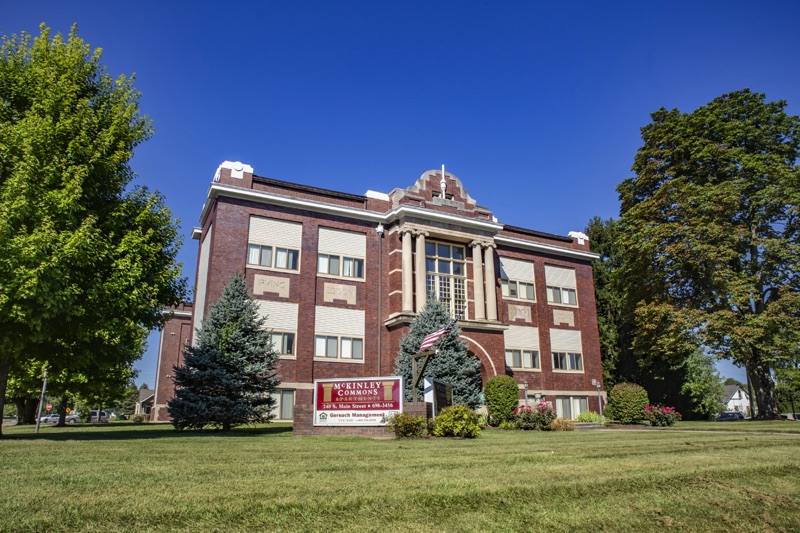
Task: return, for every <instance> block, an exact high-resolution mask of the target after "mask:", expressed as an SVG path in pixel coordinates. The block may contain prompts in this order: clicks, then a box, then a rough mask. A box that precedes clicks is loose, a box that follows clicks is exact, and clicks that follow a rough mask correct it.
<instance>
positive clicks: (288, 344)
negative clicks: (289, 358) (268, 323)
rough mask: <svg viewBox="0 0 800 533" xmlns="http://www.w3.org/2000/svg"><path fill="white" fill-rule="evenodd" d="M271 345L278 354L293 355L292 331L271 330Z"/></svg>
mask: <svg viewBox="0 0 800 533" xmlns="http://www.w3.org/2000/svg"><path fill="white" fill-rule="evenodd" d="M272 346H273V348H274V349H275V351H277V352H278V353H279V354H280V355H294V333H284V332H280V331H273V332H272Z"/></svg>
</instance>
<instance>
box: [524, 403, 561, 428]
mask: <svg viewBox="0 0 800 533" xmlns="http://www.w3.org/2000/svg"><path fill="white" fill-rule="evenodd" d="M514 416H515V417H516V418H515V420H516V424H517V427H518V428H519V429H525V430H530V429H535V430H539V431H547V430H549V429H550V425H551V424H552V423H553V420H555V418H556V413H555V411H553V410H552V409H550V408H549V407H548V406H547V404H546V403H540V404H539V405H537V406H536V407H533V408H531V407H528V406H525V405H521V406H519V407H517V408H516V409H514Z"/></svg>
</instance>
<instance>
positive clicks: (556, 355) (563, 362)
mask: <svg viewBox="0 0 800 533" xmlns="http://www.w3.org/2000/svg"><path fill="white" fill-rule="evenodd" d="M553 370H570V371H575V372H578V371H582V370H583V356H582V355H581V354H579V353H566V352H553Z"/></svg>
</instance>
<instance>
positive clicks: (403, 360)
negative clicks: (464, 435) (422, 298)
mask: <svg viewBox="0 0 800 533" xmlns="http://www.w3.org/2000/svg"><path fill="white" fill-rule="evenodd" d="M451 320H452V319H451V317H450V314H449V312H448V310H447V308H446V307H445V306H444V305H443V304H442V303H441V302H440V301H439V300H437V299H436V298H435V297H433V296H431V297H429V298H428V301H427V302H426V303H425V307H424V308H423V309H422V312H421V313H420V314H419V315H417V317H416V318H415V319H414V321H413V322H412V323H411V327H410V328H409V330H408V333H407V334H406V335H405V337H403V339H402V340H401V341H400V351H399V352H398V354H397V359H396V361H395V375H398V376H403V381H404V382H405V389H406V390H405V399H406V401H411V399H412V395H411V392H412V386H413V381H412V377H411V359H410V356H412V355H416V354H417V353H419V347H420V345H421V344H422V340H423V339H424V338H425V336H426V335H428V334H429V333H433V332H434V331H437V330H439V329H441V328H443V327H444V326H446V325H447V324H448V323H449V322H450V321H451ZM460 332H461V328H459V327H458V324H456V325H455V326H454V327H453V329H452V331H451V332H450V334H449V335H446V336H444V337H442V338H441V339H439V340H438V341H437V343H436V344H435V345H434V347H433V349H435V350H438V353H437V354H436V355H434V356H432V357H431V359H430V362H429V363H428V366H427V368H426V369H425V377H432V378H435V379H438V380H440V381H443V382H445V383H449V384H450V385H451V386H452V387H453V404H455V405H466V406H467V407H469V408H471V409H475V408H476V407H478V406H479V405H480V403H481V400H480V394H481V372H480V368H481V363H480V361H478V359H477V358H475V357H473V356H471V355H470V354H469V352H468V351H467V347H466V346H465V345H464V343H463V342H462V341H461V340H459V338H458V335H459V333H460ZM419 362H420V365H421V364H422V359H420V361H419ZM418 394H419V398H420V399H421V398H422V395H423V381H422V380H420V383H419V388H418Z"/></svg>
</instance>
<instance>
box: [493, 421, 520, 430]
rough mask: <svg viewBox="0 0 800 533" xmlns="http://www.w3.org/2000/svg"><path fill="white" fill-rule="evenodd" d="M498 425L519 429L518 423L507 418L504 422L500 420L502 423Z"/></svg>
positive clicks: (502, 427)
mask: <svg viewBox="0 0 800 533" xmlns="http://www.w3.org/2000/svg"><path fill="white" fill-rule="evenodd" d="M497 427H499V428H500V429H519V428H518V427H517V423H516V422H512V421H510V420H505V421H503V422H500V425H499V426H497Z"/></svg>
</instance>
